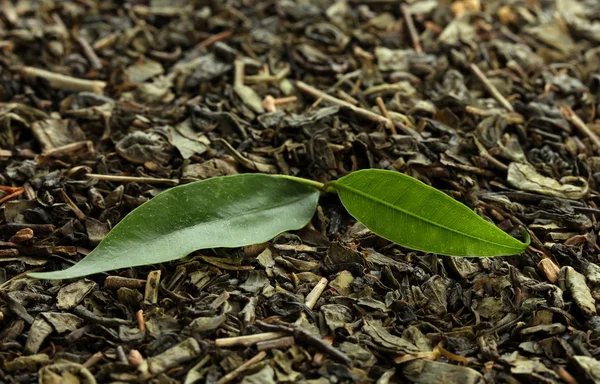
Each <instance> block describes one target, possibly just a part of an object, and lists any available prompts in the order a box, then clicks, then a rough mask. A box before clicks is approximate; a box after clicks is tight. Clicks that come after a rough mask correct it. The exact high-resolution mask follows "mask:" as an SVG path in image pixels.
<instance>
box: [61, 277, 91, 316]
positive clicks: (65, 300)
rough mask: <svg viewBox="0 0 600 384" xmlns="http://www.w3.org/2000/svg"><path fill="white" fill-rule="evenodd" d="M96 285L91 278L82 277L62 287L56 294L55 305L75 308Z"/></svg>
mask: <svg viewBox="0 0 600 384" xmlns="http://www.w3.org/2000/svg"><path fill="white" fill-rule="evenodd" d="M96 285H97V284H96V283H95V282H93V281H91V280H88V279H82V280H78V281H76V282H75V283H72V284H69V285H66V286H64V287H62V288H61V289H60V290H59V291H58V294H57V295H56V299H57V301H58V303H57V304H56V306H57V307H58V308H59V309H72V308H75V307H76V306H77V305H78V304H79V303H81V302H82V301H83V299H84V298H85V297H86V296H87V295H88V294H89V293H90V292H92V290H94V288H96Z"/></svg>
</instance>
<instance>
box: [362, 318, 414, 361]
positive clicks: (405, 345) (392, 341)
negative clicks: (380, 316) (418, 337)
mask: <svg viewBox="0 0 600 384" xmlns="http://www.w3.org/2000/svg"><path fill="white" fill-rule="evenodd" d="M362 330H363V331H364V332H365V333H366V334H367V335H369V336H371V338H372V339H373V342H375V343H376V344H377V345H380V346H381V347H384V348H386V349H389V350H392V351H394V352H395V353H398V354H402V355H406V354H413V353H418V352H421V350H420V349H419V348H417V347H416V346H415V345H414V344H412V343H411V342H409V341H407V340H405V339H403V338H402V337H398V336H395V335H392V334H391V333H389V332H388V331H386V330H385V328H383V326H382V325H381V321H378V320H369V321H367V320H365V321H364V325H363V327H362Z"/></svg>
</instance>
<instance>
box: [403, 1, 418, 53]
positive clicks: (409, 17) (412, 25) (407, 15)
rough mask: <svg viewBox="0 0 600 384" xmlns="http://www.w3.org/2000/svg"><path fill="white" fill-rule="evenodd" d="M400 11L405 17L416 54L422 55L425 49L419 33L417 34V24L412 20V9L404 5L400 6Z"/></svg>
mask: <svg viewBox="0 0 600 384" xmlns="http://www.w3.org/2000/svg"><path fill="white" fill-rule="evenodd" d="M400 10H401V11H402V14H403V15H404V21H405V22H406V26H407V27H408V34H409V35H410V39H411V40H412V43H413V47H414V48H415V52H417V53H422V52H423V48H421V41H420V39H419V33H418V32H417V28H415V23H414V21H413V18H412V14H411V13H410V9H409V8H408V5H406V4H402V5H400Z"/></svg>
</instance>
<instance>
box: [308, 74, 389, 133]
mask: <svg viewBox="0 0 600 384" xmlns="http://www.w3.org/2000/svg"><path fill="white" fill-rule="evenodd" d="M296 86H297V87H298V89H300V90H301V91H302V92H304V93H306V94H308V95H311V96H313V97H314V98H315V99H323V100H325V101H328V102H330V103H331V104H335V105H339V106H340V107H344V108H348V109H350V110H352V111H353V112H354V113H356V114H357V115H359V116H361V117H364V118H365V119H368V120H371V121H373V122H375V123H383V124H385V126H386V127H389V125H390V120H388V119H386V118H385V117H383V116H381V115H378V114H376V113H375V112H371V111H369V110H368V109H364V108H360V107H357V106H354V105H352V104H350V103H348V102H347V101H344V100H341V99H338V98H337V97H333V96H331V95H328V94H327V93H325V92H323V91H320V90H318V89H317V88H315V87H312V86H310V85H308V84H306V83H304V82H302V81H296Z"/></svg>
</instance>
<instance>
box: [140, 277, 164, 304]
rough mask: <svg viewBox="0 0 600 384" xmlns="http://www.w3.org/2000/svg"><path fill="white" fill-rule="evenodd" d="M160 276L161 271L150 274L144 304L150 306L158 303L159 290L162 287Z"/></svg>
mask: <svg viewBox="0 0 600 384" xmlns="http://www.w3.org/2000/svg"><path fill="white" fill-rule="evenodd" d="M160 274H161V271H160V269H159V270H156V271H152V272H150V273H149V274H148V280H146V291H145V293H144V302H145V303H148V304H156V303H158V289H159V287H160Z"/></svg>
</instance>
